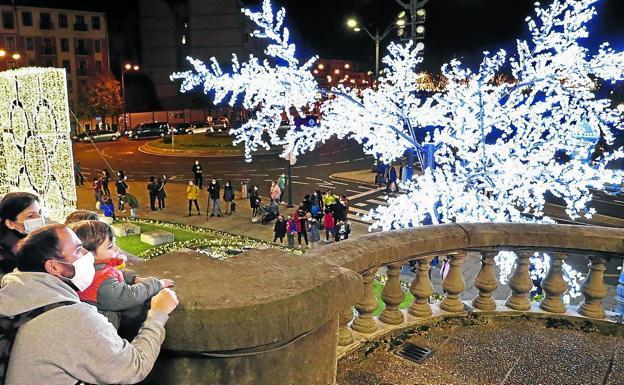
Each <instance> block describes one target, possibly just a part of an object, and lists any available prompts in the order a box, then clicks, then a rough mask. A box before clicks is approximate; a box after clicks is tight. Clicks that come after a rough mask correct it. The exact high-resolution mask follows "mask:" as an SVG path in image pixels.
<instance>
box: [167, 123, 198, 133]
mask: <svg viewBox="0 0 624 385" xmlns="http://www.w3.org/2000/svg"><path fill="white" fill-rule="evenodd" d="M192 127H193V125H192V124H191V123H176V124H174V125H171V126H170V128H169V134H174V135H186V134H190V133H191V132H189V131H190V130H191V128H192Z"/></svg>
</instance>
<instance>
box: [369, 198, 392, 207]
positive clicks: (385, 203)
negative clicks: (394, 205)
mask: <svg viewBox="0 0 624 385" xmlns="http://www.w3.org/2000/svg"><path fill="white" fill-rule="evenodd" d="M366 202H368V203H373V204H376V205H384V206H388V202H386V201H379V200H377V199H367V200H366Z"/></svg>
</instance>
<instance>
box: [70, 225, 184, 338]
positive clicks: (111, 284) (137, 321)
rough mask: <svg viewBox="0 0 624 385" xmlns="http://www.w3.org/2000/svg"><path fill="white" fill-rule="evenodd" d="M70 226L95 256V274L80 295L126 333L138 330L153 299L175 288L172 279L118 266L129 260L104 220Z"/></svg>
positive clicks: (130, 333) (129, 333) (134, 332)
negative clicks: (144, 276) (143, 275)
mask: <svg viewBox="0 0 624 385" xmlns="http://www.w3.org/2000/svg"><path fill="white" fill-rule="evenodd" d="M69 227H70V228H71V229H72V230H73V231H74V232H75V233H76V235H77V236H78V238H79V239H80V240H81V241H82V245H83V247H84V248H85V249H86V250H88V251H90V252H92V253H93V256H94V258H95V270H96V271H95V277H94V278H93V282H92V283H91V285H90V286H89V287H87V288H86V289H84V290H82V291H80V292H78V297H80V300H81V301H83V302H87V303H89V304H91V305H94V306H95V307H97V308H98V311H99V312H100V313H101V314H103V315H104V316H106V318H108V320H109V321H110V323H111V324H113V326H115V328H116V329H120V330H122V331H123V333H125V334H126V335H133V334H136V333H137V332H138V327H139V326H140V325H141V324H142V323H143V321H144V320H145V316H146V315H147V310H149V309H148V308H147V306H146V304H148V303H149V302H148V301H149V300H150V299H151V298H152V297H153V296H154V295H156V294H158V292H159V291H161V290H162V289H165V288H168V287H172V286H173V285H174V282H173V281H172V280H170V279H157V278H141V277H139V276H137V275H136V273H135V272H134V271H132V270H128V269H124V270H119V269H117V268H116V267H117V266H119V265H121V264H123V263H124V262H125V256H124V255H122V254H120V253H119V249H118V248H117V246H116V245H115V237H114V234H113V229H112V228H111V227H110V226H109V225H108V224H106V223H104V222H100V221H80V222H76V223H72V224H70V225H69Z"/></svg>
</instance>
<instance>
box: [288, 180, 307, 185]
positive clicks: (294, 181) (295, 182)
mask: <svg viewBox="0 0 624 385" xmlns="http://www.w3.org/2000/svg"><path fill="white" fill-rule="evenodd" d="M292 183H294V184H306V185H309V184H310V183H308V182H297V181H296V180H293V181H292Z"/></svg>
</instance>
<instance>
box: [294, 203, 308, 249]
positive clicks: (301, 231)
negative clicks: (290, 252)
mask: <svg viewBox="0 0 624 385" xmlns="http://www.w3.org/2000/svg"><path fill="white" fill-rule="evenodd" d="M293 219H294V220H295V228H296V229H297V242H298V243H299V248H301V237H302V236H303V239H304V240H305V244H306V246H308V232H307V230H306V227H307V219H306V213H305V210H304V209H303V206H299V208H298V209H297V210H295V213H294V215H293Z"/></svg>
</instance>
